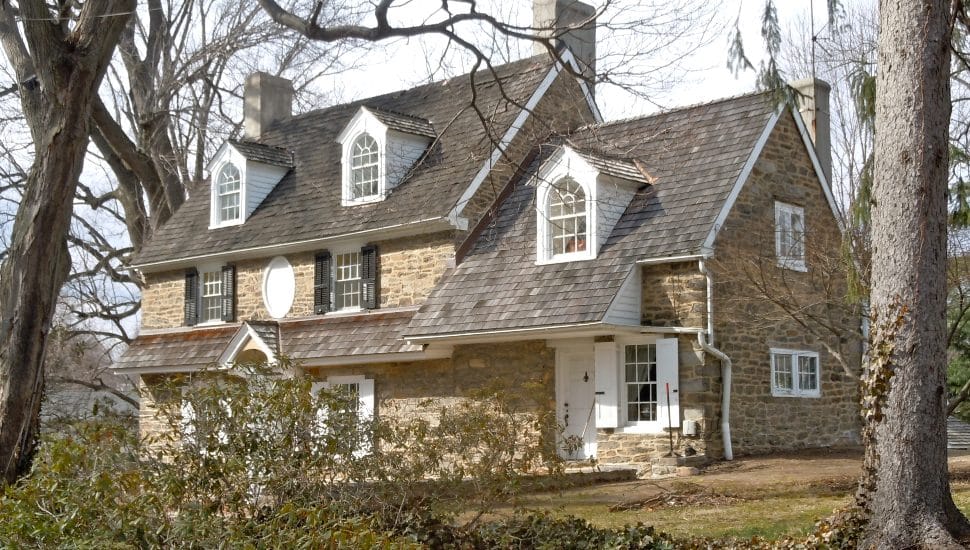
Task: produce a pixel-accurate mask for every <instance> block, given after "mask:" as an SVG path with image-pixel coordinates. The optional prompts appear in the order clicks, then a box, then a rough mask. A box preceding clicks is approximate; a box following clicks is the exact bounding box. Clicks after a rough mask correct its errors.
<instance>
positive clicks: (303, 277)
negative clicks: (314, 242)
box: [142, 232, 455, 329]
mask: <svg viewBox="0 0 970 550" xmlns="http://www.w3.org/2000/svg"><path fill="white" fill-rule="evenodd" d="M377 246H378V251H379V254H380V259H379V263H380V281H381V307H401V306H410V305H417V304H420V303H421V302H422V301H424V299H425V298H426V297H427V296H428V294H429V293H430V292H431V289H432V288H434V285H436V284H437V283H438V280H439V279H440V278H441V275H442V274H444V272H445V270H446V269H447V268H448V266H449V265H451V263H452V262H453V261H454V257H455V247H454V242H453V237H452V234H451V233H450V232H442V233H437V234H433V235H419V236H415V237H405V238H400V239H394V240H389V241H383V242H378V243H377ZM314 255H315V252H302V253H298V254H288V255H286V256H285V257H286V259H287V261H289V262H290V265H291V266H292V267H293V275H294V277H295V282H296V289H295V295H294V299H293V307H292V308H291V309H290V312H289V313H288V314H287V316H286V317H288V318H289V317H305V316H308V315H313V258H314ZM271 259H272V258H260V259H257V260H241V261H238V262H235V263H236V286H237V292H236V296H237V298H236V316H237V318H238V319H240V320H247V319H269V318H270V316H269V313H268V312H267V311H266V305H265V304H264V303H263V274H264V271H265V269H266V266H267V265H268V264H269V262H270V260H271ZM145 280H146V283H147V285H146V287H145V289H144V290H143V291H142V292H143V294H142V327H143V328H147V329H160V328H175V327H180V326H182V325H183V324H184V320H185V317H184V310H183V300H184V297H185V271H184V270H178V271H166V272H162V273H148V274H146V275H145Z"/></svg>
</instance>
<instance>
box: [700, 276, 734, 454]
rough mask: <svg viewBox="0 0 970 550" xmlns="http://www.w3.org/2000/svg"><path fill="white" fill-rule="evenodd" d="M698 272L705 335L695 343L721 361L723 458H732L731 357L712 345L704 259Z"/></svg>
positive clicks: (709, 287)
mask: <svg viewBox="0 0 970 550" xmlns="http://www.w3.org/2000/svg"><path fill="white" fill-rule="evenodd" d="M697 265H698V267H699V269H700V272H701V274H702V275H704V277H705V278H706V279H707V331H706V332H707V336H706V337H705V335H704V331H698V332H697V343H698V344H700V346H701V349H703V350H704V351H705V352H707V353H709V354H711V355H713V356H714V357H716V358H717V359H718V360H720V361H721V386H722V387H721V439H722V443H723V445H724V458H725V459H727V460H734V449H732V448H731V366H732V363H731V358H730V357H728V356H727V354H725V353H724V352H723V351H721V350H719V349H717V348H715V347H714V345H713V342H714V292H713V290H714V279H713V278H712V277H711V274H710V272H709V271H708V270H707V266H705V265H704V259H703V258H701V259H700V260H698V262H697Z"/></svg>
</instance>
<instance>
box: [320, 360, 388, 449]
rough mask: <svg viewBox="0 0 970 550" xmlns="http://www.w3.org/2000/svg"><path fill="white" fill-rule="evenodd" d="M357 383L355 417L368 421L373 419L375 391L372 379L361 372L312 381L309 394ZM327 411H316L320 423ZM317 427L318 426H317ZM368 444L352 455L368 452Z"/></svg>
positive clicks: (322, 421)
mask: <svg viewBox="0 0 970 550" xmlns="http://www.w3.org/2000/svg"><path fill="white" fill-rule="evenodd" d="M349 384H356V385H357V398H358V406H357V418H358V419H359V420H360V421H361V422H370V421H372V420H373V419H374V413H375V407H374V405H375V401H376V399H375V391H374V379H373V378H367V377H366V376H364V375H362V374H358V375H341V376H328V377H327V378H326V380H325V381H320V382H313V383H312V384H311V385H310V394H311V395H312V396H314V397H316V395H317V394H318V393H320V390H321V389H324V388H326V389H330V388H332V387H334V386H341V385H349ZM327 414H328V413H327V411H324V410H320V411H318V415H319V421H320V422H321V425H322V424H323V423H325V422H326V415H327ZM318 429H319V428H318ZM370 451H371V449H370V445H367V446H365V447H363V448H361V449H357V450H356V451H355V452H354V455H355V456H357V457H361V456H364V455H366V454H368V453H370Z"/></svg>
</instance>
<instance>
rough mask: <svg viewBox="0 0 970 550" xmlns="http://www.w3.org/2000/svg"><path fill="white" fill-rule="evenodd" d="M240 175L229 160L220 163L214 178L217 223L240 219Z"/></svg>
mask: <svg viewBox="0 0 970 550" xmlns="http://www.w3.org/2000/svg"><path fill="white" fill-rule="evenodd" d="M241 195H242V177H241V175H240V173H239V168H237V167H236V165H235V164H233V163H231V162H227V163H226V164H224V165H222V169H221V170H219V176H218V178H217V179H216V215H217V219H218V221H219V223H227V222H234V221H238V220H240V219H241V214H242V209H241V200H240V198H241Z"/></svg>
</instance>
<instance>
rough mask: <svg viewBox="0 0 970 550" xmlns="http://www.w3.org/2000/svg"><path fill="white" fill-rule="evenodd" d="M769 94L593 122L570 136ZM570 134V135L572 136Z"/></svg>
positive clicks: (759, 92) (756, 94)
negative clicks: (584, 131) (585, 131)
mask: <svg viewBox="0 0 970 550" xmlns="http://www.w3.org/2000/svg"><path fill="white" fill-rule="evenodd" d="M769 93H770V92H766V91H753V92H745V93H741V94H736V95H733V96H728V97H722V98H718V99H712V100H709V101H701V102H698V103H691V104H689V105H682V106H680V107H674V108H673V109H668V110H666V111H659V112H656V113H651V114H647V115H634V116H629V117H624V118H618V119H615V120H604V121H603V122H593V123H591V124H585V125H583V126H580V127H579V128H576V130H575V131H574V132H572V134H576V133H578V132H581V131H583V130H592V129H596V128H606V127H609V126H613V125H614V124H625V123H627V122H633V121H637V120H645V119H648V118H654V117H661V116H667V115H672V114H674V113H680V112H683V111H690V110H692V109H699V108H701V107H710V106H711V105H717V104H718V103H727V102H729V101H737V100H739V99H745V98H749V97H755V96H759V95H765V96H767V95H768V94H769ZM572 134H570V135H572Z"/></svg>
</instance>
